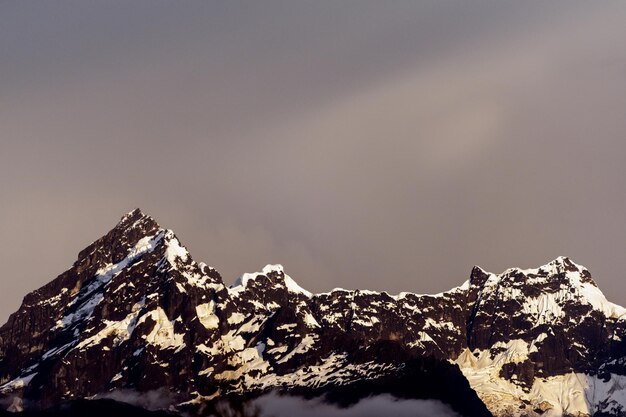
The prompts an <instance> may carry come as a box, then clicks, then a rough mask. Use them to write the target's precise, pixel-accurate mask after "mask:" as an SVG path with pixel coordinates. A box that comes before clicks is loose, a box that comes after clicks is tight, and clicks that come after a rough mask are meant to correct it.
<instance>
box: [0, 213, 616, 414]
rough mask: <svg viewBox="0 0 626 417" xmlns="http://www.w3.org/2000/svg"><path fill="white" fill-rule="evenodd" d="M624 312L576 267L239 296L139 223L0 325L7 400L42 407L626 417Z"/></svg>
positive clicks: (255, 286) (286, 283)
mask: <svg viewBox="0 0 626 417" xmlns="http://www.w3.org/2000/svg"><path fill="white" fill-rule="evenodd" d="M624 317H626V310H624V309H622V308H621V307H619V306H616V305H614V304H611V303H609V302H608V301H607V300H606V299H605V297H604V296H603V295H602V293H601V292H600V290H599V289H598V288H597V286H596V285H595V283H594V282H593V280H592V278H591V275H590V274H589V272H588V271H587V270H586V269H585V268H583V267H581V266H578V265H576V264H575V263H573V262H572V261H571V260H569V259H567V258H558V259H556V260H555V261H553V262H551V263H550V264H548V265H545V266H543V267H540V268H538V269H534V270H520V269H510V270H507V271H505V272H504V273H503V274H500V275H495V274H491V273H487V272H485V271H483V270H481V269H480V268H474V270H473V271H472V274H471V277H470V279H469V280H468V281H467V282H465V283H464V284H463V285H461V286H460V287H457V288H454V289H452V290H450V291H448V292H444V293H441V294H438V295H417V294H411V293H401V294H399V295H396V296H392V295H389V294H387V293H384V292H383V293H378V292H372V291H359V290H357V291H347V290H334V291H332V292H329V293H324V294H311V293H309V292H307V291H306V290H304V289H303V288H301V287H299V286H298V284H296V282H295V281H294V280H293V279H291V278H290V277H289V276H288V275H286V273H285V271H284V270H283V268H282V266H280V265H268V266H266V267H265V268H263V270H262V271H260V272H257V273H252V274H244V275H243V276H242V277H241V278H240V279H239V280H238V281H237V282H236V283H235V285H233V286H230V287H227V286H226V285H225V284H224V282H223V281H222V278H221V277H220V275H219V274H218V273H217V271H215V269H213V268H211V267H209V266H207V265H205V264H203V263H197V262H196V261H194V260H193V259H192V257H191V255H190V254H189V253H188V252H187V250H186V249H185V248H184V247H183V246H182V245H181V243H180V242H179V240H178V239H177V238H176V236H175V235H174V233H173V232H172V231H170V230H165V229H163V228H161V227H160V226H159V225H158V224H157V223H156V222H155V221H154V220H153V219H152V218H150V217H149V216H147V215H145V214H143V213H142V212H141V211H139V210H135V211H133V212H131V213H129V214H127V215H126V216H124V217H123V218H122V220H121V221H120V222H119V223H118V225H117V226H116V227H115V228H114V229H113V230H111V231H110V232H109V233H108V234H107V235H105V236H104V237H102V238H101V239H99V240H97V241H96V242H94V243H93V244H92V245H90V246H89V247H88V248H86V249H85V250H83V251H82V252H80V254H79V256H78V260H77V261H76V262H75V263H74V265H73V266H72V267H71V268H70V269H69V270H68V271H67V272H65V273H63V274H62V275H60V276H59V277H57V278H56V279H55V280H53V281H52V282H50V283H49V284H47V285H45V286H44V287H42V288H40V289H39V290H36V291H34V292H33V293H31V294H29V295H27V296H26V297H25V298H24V302H23V304H22V306H21V307H20V309H19V310H18V311H17V312H16V313H14V314H13V315H11V317H10V318H9V320H8V322H7V323H6V324H5V325H4V326H3V327H2V328H0V393H1V394H0V395H2V396H4V397H5V399H6V400H7V401H8V402H9V403H11V404H13V406H14V407H17V408H19V407H21V406H26V407H30V408H39V407H46V406H51V405H55V404H59V403H60V402H62V401H65V400H75V399H81V398H94V397H98V396H102V395H103V394H106V393H107V392H111V391H126V390H132V391H134V392H148V391H155V390H160V391H161V392H163V395H164V396H169V398H170V403H171V404H173V405H175V406H176V407H177V408H179V409H187V410H195V411H197V410H200V409H201V408H202V407H204V406H205V405H207V404H208V405H209V407H210V404H212V403H213V402H215V400H216V399H218V398H253V397H254V396H257V395H260V394H262V393H264V392H267V391H270V390H272V391H280V392H285V393H292V394H298V395H305V396H316V395H326V396H327V398H329V399H331V400H333V401H337V402H340V403H350V402H353V401H356V400H358V399H359V398H362V397H364V396H367V395H369V394H372V393H391V394H394V395H396V396H399V397H405V398H437V399H440V400H443V401H445V402H447V403H449V404H451V405H452V406H453V407H454V408H455V409H456V410H457V411H459V412H460V413H463V414H466V415H489V412H488V411H487V409H486V408H485V405H486V407H487V408H489V410H490V411H491V412H493V413H494V414H496V415H524V416H535V415H551V416H561V415H581V416H582V415H593V414H597V415H626V394H624V387H626V376H625V375H626V368H625V367H624V363H625V360H624V357H626V341H623V340H626V338H624V335H625V334H626V333H625V331H626V327H625V326H626V321H625V320H624ZM602 413H604V414H602Z"/></svg>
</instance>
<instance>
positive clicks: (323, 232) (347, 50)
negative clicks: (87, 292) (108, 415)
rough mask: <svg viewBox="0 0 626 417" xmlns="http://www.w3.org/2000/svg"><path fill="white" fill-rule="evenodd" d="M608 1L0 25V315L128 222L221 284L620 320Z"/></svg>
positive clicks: (250, 11) (41, 14) (96, 13)
mask: <svg viewBox="0 0 626 417" xmlns="http://www.w3.org/2000/svg"><path fill="white" fill-rule="evenodd" d="M625 14H626V8H625V7H624V6H623V4H621V3H608V2H607V3H593V4H592V3H582V2H581V3H579V4H573V3H570V2H551V3H550V4H542V3H540V2H537V3H524V4H522V3H514V2H502V3H498V4H494V3H493V2H472V3H468V4H461V3H458V2H447V1H444V2H439V1H438V2H432V3H431V2H426V3H424V2H421V3H420V4H415V3H414V2H397V3H394V4H393V5H389V4H385V5H383V4H382V3H380V2H362V1H359V2H354V3H351V2H341V3H334V4H328V3H327V4H325V5H322V4H321V3H319V2H314V3H308V4H306V5H294V4H288V3H282V2H269V3H265V2H264V4H263V5H260V4H256V3H249V4H244V3H239V4H233V3H220V2H197V3H187V4H186V5H185V7H180V5H178V4H176V5H173V4H171V3H170V2H149V3H148V2H146V3H143V2H135V3H133V4H132V5H128V4H127V3H126V2H90V1H87V2H72V1H67V2H57V3H55V4H54V5H52V4H47V3H46V4H43V3H42V4H37V5H34V4H32V3H31V4H25V3H23V2H20V3H3V4H1V5H0V39H2V41H1V42H0V193H1V194H0V213H1V216H0V236H2V241H0V262H2V265H3V271H4V272H3V276H2V278H1V279H2V283H3V290H4V291H3V294H2V295H0V301H1V302H0V317H6V316H7V315H8V314H9V313H10V312H11V311H13V310H15V309H16V308H17V306H18V304H19V300H20V299H21V297H22V296H23V295H24V294H25V293H26V292H28V291H31V290H33V289H35V288H36V287H38V286H40V285H42V284H44V283H45V282H47V281H49V280H50V279H52V278H53V277H54V275H55V274H58V273H60V272H62V271H63V270H65V269H66V268H67V267H68V266H69V265H70V264H71V263H72V262H73V260H74V259H75V256H76V253H77V252H78V251H79V250H80V249H82V248H83V247H85V246H86V245H87V244H88V243H89V242H91V241H92V240H94V239H96V238H97V237H99V236H100V235H102V234H103V233H104V232H106V231H107V230H108V229H109V228H110V227H112V226H113V225H114V223H115V221H116V220H117V219H118V218H119V217H120V216H121V215H122V214H123V213H124V212H126V211H129V210H130V209H132V208H134V207H136V206H139V207H142V208H143V209H144V210H145V211H147V212H148V213H150V214H152V215H153V216H154V217H155V218H156V219H157V220H159V221H160V223H161V224H162V225H163V226H165V227H169V228H172V229H174V230H175V231H176V232H177V234H178V236H179V237H180V239H181V240H182V241H183V243H185V244H186V245H187V246H188V247H189V249H190V251H191V252H192V254H193V255H194V257H195V258H197V259H198V260H203V261H206V262H207V263H209V264H211V265H213V266H215V267H216V268H218V270H219V271H220V272H221V273H222V274H223V275H224V276H225V278H226V280H227V281H229V280H233V279H234V278H235V277H236V276H237V275H240V274H241V273H243V272H246V271H253V270H258V269H259V268H261V267H262V266H263V265H264V264H266V263H283V264H284V265H285V267H286V269H287V272H288V273H289V274H290V275H291V276H292V277H294V278H295V279H296V280H297V281H298V282H299V283H300V284H301V285H302V286H304V287H306V288H308V289H311V290H313V291H324V290H329V289H331V288H333V287H337V286H341V287H348V288H357V287H358V288H370V289H376V290H387V291H390V292H399V291H403V290H408V291H417V292H438V291H442V290H445V289H447V288H450V287H452V286H454V285H458V284H460V283H461V282H462V281H463V280H464V279H466V277H467V275H468V274H469V271H470V269H471V267H472V265H474V264H481V265H482V266H484V267H485V268H487V269H490V270H493V271H494V272H498V271H500V270H503V269H505V268H507V267H510V266H523V267H529V266H537V265H539V264H542V263H545V262H547V261H549V260H550V259H552V258H555V257H556V256H558V255H562V254H563V255H568V256H571V257H572V258H574V259H575V260H576V261H578V262H580V263H583V264H585V265H586V266H588V267H589V268H590V269H591V271H592V273H593V274H594V276H595V277H596V280H597V281H598V283H599V284H600V286H601V288H602V289H604V290H605V293H607V294H608V295H609V298H611V299H613V300H614V301H617V302H620V303H622V304H626V291H625V290H626V287H625V284H624V283H623V280H622V279H621V277H622V262H621V257H622V252H623V248H624V247H625V243H626V223H624V222H622V213H624V212H625V211H626V194H625V191H624V187H623V184H622V182H623V178H625V177H626V165H625V164H624V163H623V161H624V155H626V142H624V141H623V140H622V139H623V135H624V132H625V131H626V119H624V117H623V109H624V108H626V94H625V93H626V54H625V52H624V50H623V48H620V47H619V46H620V45H621V44H622V43H623V39H625V38H626V28H624V25H623V21H624V17H625V16H624V15H625Z"/></svg>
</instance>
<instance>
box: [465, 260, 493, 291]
mask: <svg viewBox="0 0 626 417" xmlns="http://www.w3.org/2000/svg"><path fill="white" fill-rule="evenodd" d="M490 275H491V273H489V272H487V271H485V270H484V269H483V268H481V267H480V266H478V265H474V267H473V268H472V272H471V273H470V279H469V282H470V284H473V285H478V286H482V285H483V284H484V283H485V281H487V279H488V278H489V276H490Z"/></svg>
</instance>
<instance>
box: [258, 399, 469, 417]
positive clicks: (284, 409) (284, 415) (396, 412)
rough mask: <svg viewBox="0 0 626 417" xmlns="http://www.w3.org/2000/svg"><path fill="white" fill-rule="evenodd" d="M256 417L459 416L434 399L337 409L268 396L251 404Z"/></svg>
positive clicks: (367, 401)
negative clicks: (254, 406)
mask: <svg viewBox="0 0 626 417" xmlns="http://www.w3.org/2000/svg"><path fill="white" fill-rule="evenodd" d="M253 404H254V405H256V406H257V407H258V410H259V411H260V414H259V416H260V417H292V416H294V415H297V416H298V417H320V416H324V417H381V416H385V415H387V416H394V417H460V416H459V414H457V413H456V412H454V411H453V410H452V409H451V408H450V407H449V406H447V405H445V404H443V403H442V402H440V401H436V400H402V399H398V398H395V397H393V396H391V395H379V396H376V397H370V398H366V399H364V400H361V401H359V402H358V403H357V404H355V405H353V406H350V407H346V408H340V407H338V406H335V405H332V404H328V403H325V402H323V401H321V400H319V399H314V400H306V399H303V398H300V397H291V396H280V395H276V394H269V395H265V396H263V397H260V398H258V399H256V400H255V401H254V402H253Z"/></svg>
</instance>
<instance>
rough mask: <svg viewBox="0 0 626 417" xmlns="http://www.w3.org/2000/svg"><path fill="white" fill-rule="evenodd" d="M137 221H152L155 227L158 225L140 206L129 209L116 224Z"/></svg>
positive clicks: (134, 222) (130, 223) (127, 223)
mask: <svg viewBox="0 0 626 417" xmlns="http://www.w3.org/2000/svg"><path fill="white" fill-rule="evenodd" d="M139 221H143V222H149V223H153V224H154V225H156V226H157V227H158V226H159V225H158V223H157V222H156V220H154V219H153V218H152V217H150V216H149V215H147V214H145V213H144V212H143V211H142V210H141V209H140V208H136V209H134V210H132V211H129V212H128V213H126V214H125V215H124V216H122V218H121V220H120V221H119V222H118V223H117V226H126V225H133V224H136V223H137V222H139Z"/></svg>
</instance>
